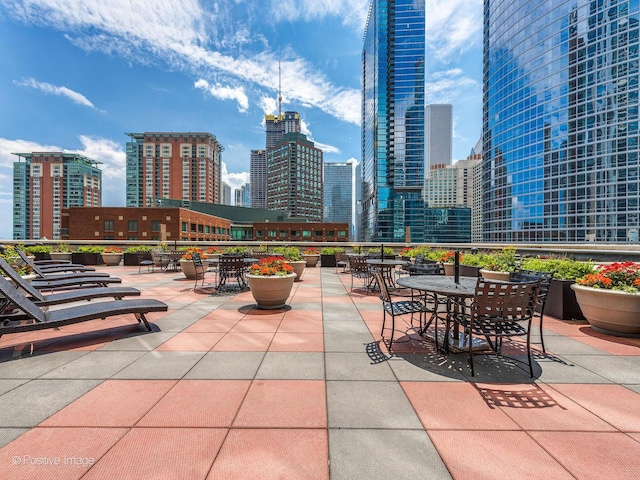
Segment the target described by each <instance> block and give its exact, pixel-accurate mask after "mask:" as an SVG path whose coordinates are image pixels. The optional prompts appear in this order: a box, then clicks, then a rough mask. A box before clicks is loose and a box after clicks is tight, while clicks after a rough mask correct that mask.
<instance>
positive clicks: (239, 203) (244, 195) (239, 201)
mask: <svg viewBox="0 0 640 480" xmlns="http://www.w3.org/2000/svg"><path fill="white" fill-rule="evenodd" d="M233 193H234V196H235V204H234V205H235V206H236V207H251V184H249V183H245V184H244V185H242V186H241V187H240V188H236V189H235V190H234V192H233Z"/></svg>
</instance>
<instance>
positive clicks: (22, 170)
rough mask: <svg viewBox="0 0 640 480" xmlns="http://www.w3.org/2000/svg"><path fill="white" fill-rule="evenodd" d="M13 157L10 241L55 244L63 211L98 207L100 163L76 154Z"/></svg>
mask: <svg viewBox="0 0 640 480" xmlns="http://www.w3.org/2000/svg"><path fill="white" fill-rule="evenodd" d="M14 155H17V156H18V158H19V160H18V161H17V162H15V163H14V164H13V238H14V240H27V239H39V238H42V237H46V238H48V239H50V240H59V239H60V228H61V214H62V209H63V208H69V207H99V206H101V205H102V194H101V184H102V172H101V171H100V169H99V168H98V164H99V163H100V162H98V161H96V160H92V159H91V158H88V157H85V156H83V155H80V154H77V153H62V152H33V153H14Z"/></svg>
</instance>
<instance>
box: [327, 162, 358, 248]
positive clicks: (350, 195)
mask: <svg viewBox="0 0 640 480" xmlns="http://www.w3.org/2000/svg"><path fill="white" fill-rule="evenodd" d="M358 167H359V164H358V163H357V161H356V160H353V159H352V160H348V161H347V162H336V163H333V162H331V163H329V162H327V163H324V164H323V197H324V199H323V202H324V208H323V221H324V222H347V223H348V224H349V227H350V228H349V239H350V240H351V241H359V240H357V239H358V238H359V237H358V234H359V231H360V217H359V215H358V202H357V201H358V199H359V198H360V197H359V195H358V192H359V191H361V188H360V189H359V187H360V185H361V178H360V169H359V168H358Z"/></svg>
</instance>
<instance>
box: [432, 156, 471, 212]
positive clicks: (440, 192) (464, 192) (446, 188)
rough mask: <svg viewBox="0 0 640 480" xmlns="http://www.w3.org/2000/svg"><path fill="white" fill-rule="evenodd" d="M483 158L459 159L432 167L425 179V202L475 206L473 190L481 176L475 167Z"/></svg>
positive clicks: (443, 205)
mask: <svg viewBox="0 0 640 480" xmlns="http://www.w3.org/2000/svg"><path fill="white" fill-rule="evenodd" d="M481 161H482V160H458V161H457V162H456V163H455V164H453V165H435V166H433V167H431V170H430V171H429V176H428V177H427V180H426V181H425V203H426V205H427V206H429V207H460V206H464V207H469V208H471V207H472V206H473V190H474V186H475V184H476V182H480V183H481V181H482V180H481V178H476V177H475V176H474V169H475V167H476V165H478V164H479V163H480V162H481Z"/></svg>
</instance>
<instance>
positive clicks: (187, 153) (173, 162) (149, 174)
mask: <svg viewBox="0 0 640 480" xmlns="http://www.w3.org/2000/svg"><path fill="white" fill-rule="evenodd" d="M127 135H129V137H131V141H130V142H127V207H152V206H154V199H155V198H171V199H174V200H185V201H194V202H206V203H221V202H222V179H221V171H222V169H221V163H222V158H221V157H222V152H223V150H224V148H223V147H222V145H221V144H220V143H219V142H218V140H217V139H216V137H215V136H214V135H213V134H211V133H205V132H145V133H128V134H127Z"/></svg>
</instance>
